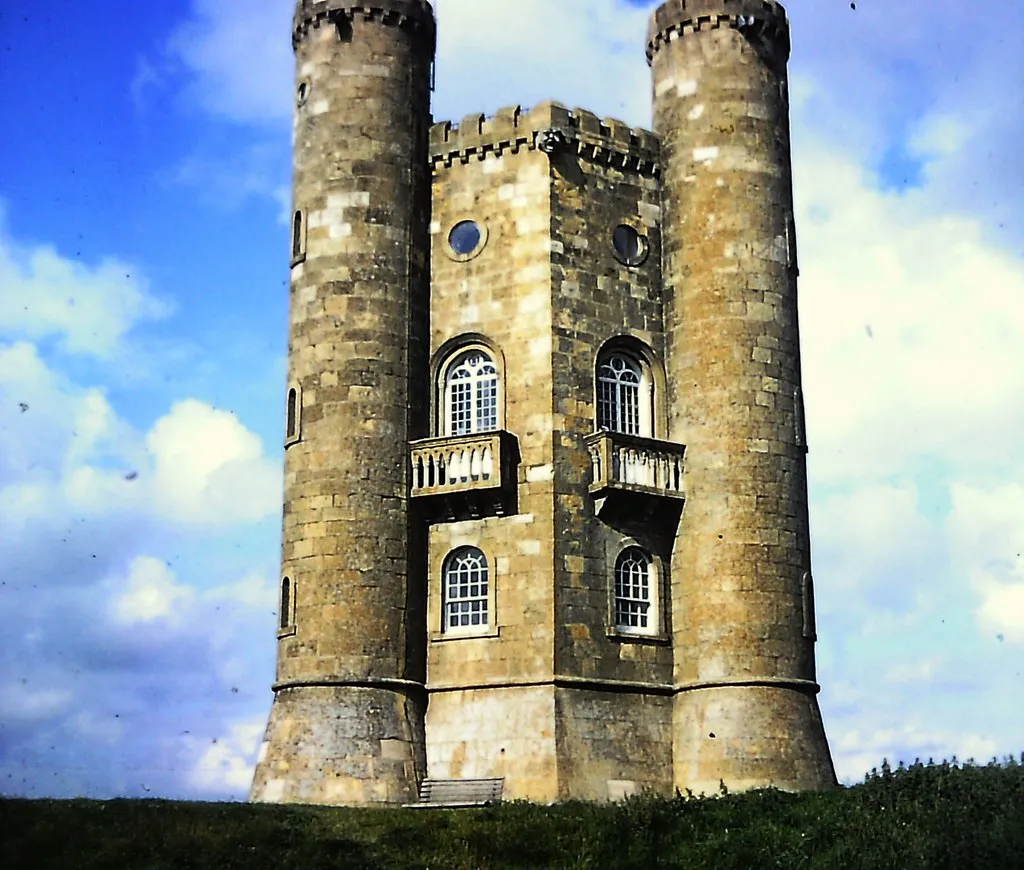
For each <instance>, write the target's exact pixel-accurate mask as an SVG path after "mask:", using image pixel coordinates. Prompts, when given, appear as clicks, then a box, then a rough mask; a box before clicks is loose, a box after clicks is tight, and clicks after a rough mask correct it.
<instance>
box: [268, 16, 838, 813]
mask: <svg viewBox="0 0 1024 870" xmlns="http://www.w3.org/2000/svg"><path fill="white" fill-rule="evenodd" d="M293 42H294V45H295V48H296V58H297V88H298V90H297V98H298V99H297V109H296V144H295V208H296V210H297V211H299V212H301V221H300V225H299V232H298V233H297V234H296V236H295V238H294V239H293V242H294V247H293V251H292V254H293V256H292V262H293V266H292V296H291V341H290V346H289V360H290V372H289V390H294V391H295V392H294V394H295V396H296V397H297V398H298V401H299V404H300V406H301V407H300V414H299V415H298V419H295V420H293V421H291V422H290V423H289V431H288V434H287V437H286V439H285V440H286V444H287V452H286V463H285V506H284V539H283V552H282V566H283V568H282V575H283V577H288V578H289V585H288V586H287V587H285V586H282V605H283V611H282V621H281V630H280V632H279V649H278V682H277V684H276V686H275V689H276V699H275V703H274V708H273V711H272V713H271V718H270V724H269V725H268V729H267V738H266V743H265V747H264V753H263V755H262V757H261V761H260V764H259V766H258V769H257V773H256V780H255V783H254V786H253V797H254V799H260V800H272V801H278V800H279V801H308V802H322V803H343V804H365V803H376V802H392V803H395V802H406V801H409V800H411V799H413V798H414V796H415V792H416V787H417V785H418V783H419V782H421V781H422V780H423V779H424V778H425V777H428V778H430V779H435V780H453V779H480V778H501V779H503V782H504V796H505V797H506V798H527V799H532V800H538V801H553V800H558V799H571V798H579V799H586V800H617V799H620V798H622V797H625V796H627V795H629V794H634V793H638V792H641V791H653V792H657V793H662V794H671V793H672V792H673V790H674V789H675V788H680V789H682V788H690V789H692V790H694V791H697V792H699V791H705V792H717V790H718V788H719V783H720V782H721V781H724V782H725V784H726V785H727V786H728V787H729V788H730V789H731V790H739V789H744V788H752V787H759V786H767V785H775V786H778V787H780V788H787V789H805V788H825V787H828V786H830V785H832V784H834V782H835V775H834V772H833V770H832V762H831V758H830V756H829V751H828V745H827V742H826V740H825V735H824V730H823V728H822V724H821V719H820V715H819V712H818V706H817V701H816V692H817V689H818V687H817V685H816V682H815V673H814V627H813V626H814V619H813V596H812V594H811V591H810V579H809V577H810V574H809V572H810V549H809V546H810V544H809V533H808V521H807V484H806V467H805V452H806V443H805V437H804V429H803V407H802V398H801V389H800V350H799V336H798V326H797V307H796V277H797V265H796V242H795V230H794V224H793V204H792V178H791V167H790V149H789V129H788V124H789V121H788V104H787V81H786V61H787V59H788V55H789V31H788V24H787V22H786V18H785V13H784V11H783V9H782V7H781V6H780V5H779V4H778V3H776V2H774V0H669V2H666V3H664V4H663V5H662V6H661V7H660V8H659V9H657V10H656V11H655V12H654V14H653V15H652V17H651V26H650V29H649V34H648V57H649V59H650V60H651V63H652V73H653V91H654V107H655V115H654V116H655V127H656V130H657V133H654V132H650V131H647V130H640V129H631V128H629V127H628V126H626V125H625V124H623V123H621V122H619V121H616V120H614V119H600V118H598V117H597V116H595V115H594V114H592V113H590V112H588V111H586V110H583V109H569V108H567V107H565V106H563V105H561V104H559V103H553V102H549V103H543V104H541V105H539V106H537V107H535V108H533V109H532V110H522V109H521V108H520V107H518V106H512V107H507V108H504V109H501V110H499V111H498V112H497V113H496V114H495V115H494V116H493V117H486V116H484V115H480V114H473V115H469V116H467V117H466V118H463V119H462V120H461V121H460V122H459V123H458V124H457V125H456V124H453V123H451V122H443V123H436V124H433V125H430V114H429V90H428V83H429V64H430V62H431V60H432V56H433V48H434V23H433V17H432V14H431V12H430V9H429V6H428V5H427V4H426V3H425V2H424V0H377V2H370V3H369V5H361V4H355V3H348V2H343V0H303V2H300V3H299V4H298V6H297V9H296V16H295V24H294V30H293ZM467 220H472V221H475V222H476V223H477V226H478V229H479V239H478V242H477V244H476V245H475V246H471V249H467V250H462V251H456V250H454V249H453V248H452V247H451V246H450V244H449V235H450V233H451V231H452V229H453V227H455V226H456V225H458V224H460V222H463V221H467ZM619 227H628V228H631V229H632V230H633V231H635V232H636V234H637V236H638V239H639V241H638V245H639V247H638V249H637V251H636V252H635V255H634V254H630V255H628V256H625V255H623V254H622V252H619V253H618V254H617V253H616V249H615V246H614V244H613V234H614V233H615V232H616V229H617V228H619ZM470 348H477V349H480V350H483V351H486V353H487V354H488V355H489V356H490V357H491V358H492V359H493V360H494V363H495V365H496V367H497V369H498V384H499V386H498V395H497V423H496V430H497V433H495V434H487V433H474V434H465V433H464V434H461V435H460V436H459V437H453V436H452V433H450V432H448V431H447V430H446V428H445V425H444V420H445V415H446V409H445V402H444V395H443V389H442V386H443V380H444V373H445V371H446V366H448V365H449V364H450V362H451V361H452V359H453V358H454V355H456V354H458V353H459V352H460V350H468V349H470ZM608 350H618V351H621V352H625V353H628V354H632V355H633V357H634V358H635V359H636V360H637V361H638V362H639V364H640V367H641V369H642V370H643V378H644V387H643V392H642V398H641V399H640V400H639V406H640V409H639V410H638V414H639V418H640V419H641V420H642V426H641V429H642V430H643V431H642V432H641V433H640V434H642V435H643V436H644V437H633V436H625V435H622V434H621V433H616V434H615V436H614V438H612V437H611V436H601V435H595V434H594V433H595V430H596V428H597V418H598V383H597V364H598V358H599V355H600V354H602V352H604V351H608ZM631 439H632V440H631ZM595 445H598V447H599V449H596V450H595ZM613 447H614V450H613ZM460 463H461V464H460ZM488 463H491V464H488ZM494 463H497V464H494ZM595 463H598V464H600V463H604V465H605V466H608V467H601V468H597V467H595ZM654 464H657V468H655V467H654ZM463 466H464V467H463ZM680 468H681V469H682V472H681V476H680ZM442 469H443V470H442ZM460 469H461V470H460ZM413 472H414V473H413ZM667 474H670V475H672V479H671V480H669V479H668V478H666V477H665V476H664V475H667ZM442 475H443V477H442ZM599 482H600V485H598V484H599ZM460 547H475V548H479V549H480V550H481V551H482V552H483V554H484V556H485V558H486V561H487V565H488V573H489V589H488V593H487V595H488V599H487V608H488V617H489V618H488V621H487V624H486V625H484V626H482V627H481V628H480V629H479V630H476V631H470V632H462V631H459V632H455V633H452V632H445V631H443V630H442V628H443V622H444V620H443V613H444V596H445V591H444V588H443V585H444V584H443V571H444V565H445V560H446V558H447V557H448V556H449V555H450V554H451V553H452V552H453V551H455V550H457V549H458V548H460ZM632 547H639V548H641V549H642V550H644V551H646V552H647V553H648V554H649V555H650V559H651V564H650V567H649V569H648V570H649V572H650V577H651V584H652V585H651V588H652V590H653V600H652V602H651V609H650V614H651V621H650V623H649V625H648V626H647V627H646V629H645V631H646V633H643V634H638V633H637V632H635V631H633V632H630V631H629V630H623V629H622V628H619V627H616V624H615V623H616V620H615V617H614V582H615V581H614V571H615V565H616V562H617V560H618V558H619V556H620V554H622V553H623V552H624V551H626V550H627V549H628V548H632ZM286 588H287V596H285V592H284V590H285V589H286ZM286 597H287V600H286Z"/></svg>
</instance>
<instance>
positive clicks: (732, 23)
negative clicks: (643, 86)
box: [647, 0, 790, 63]
mask: <svg viewBox="0 0 1024 870" xmlns="http://www.w3.org/2000/svg"><path fill="white" fill-rule="evenodd" d="M722 27H731V28H733V29H734V30H740V31H745V32H747V33H749V34H750V35H754V36H757V37H758V38H759V40H760V41H762V42H766V43H768V44H770V45H772V46H773V48H774V49H775V50H776V51H778V52H781V54H782V58H781V59H782V61H783V62H785V61H786V60H788V59H789V51H790V42H789V21H788V19H787V18H786V10H785V8H784V7H783V6H782V4H781V3H778V2H777V0H666V2H665V3H663V4H662V5H661V6H659V7H658V8H657V9H655V10H654V12H653V13H652V15H651V18H650V21H649V23H648V25H647V62H648V63H650V62H651V61H652V60H653V59H654V55H655V54H657V52H658V50H659V49H660V48H661V47H662V46H663V45H664V44H665V43H667V42H671V41H673V40H675V39H679V38H680V37H681V36H684V35H686V34H688V33H693V32H695V31H701V30H706V29H717V28H722Z"/></svg>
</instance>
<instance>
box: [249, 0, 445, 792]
mask: <svg viewBox="0 0 1024 870" xmlns="http://www.w3.org/2000/svg"><path fill="white" fill-rule="evenodd" d="M434 43H435V27H434V18H433V11H432V10H431V7H430V5H429V4H428V3H427V2H425V0H371V2H365V3H364V2H359V3H353V2H347V0H300V2H299V3H298V4H297V8H296V10H295V18H294V26H293V31H292V45H293V47H294V49H295V57H296V71H297V82H296V95H295V96H296V108H295V133H294V143H295V144H294V149H295V154H294V188H293V201H294V214H293V224H292V240H291V241H292V250H291V261H292V272H291V327H290V342H289V354H288V360H289V380H290V383H289V387H288V407H287V415H288V420H287V429H288V431H287V434H286V445H287V446H286V451H285V487H284V536H283V552H282V566H283V568H282V573H283V575H284V577H283V579H282V597H281V613H280V622H279V648H278V663H277V681H276V684H275V686H274V692H275V696H274V705H273V708H272V711H271V716H270V723H269V726H268V729H267V738H266V744H265V746H266V754H265V756H264V757H263V759H262V760H261V762H260V764H259V767H258V769H257V773H256V779H255V783H254V785H253V790H252V794H253V797H254V798H255V799H258V800H267V801H295V802H305V803H370V802H377V801H390V802H395V801H397V802H401V801H406V800H410V799H412V798H413V797H414V796H415V794H416V788H417V783H418V781H419V780H421V779H422V777H423V775H424V770H425V760H424V737H423V715H424V708H425V697H424V694H423V680H424V638H423V616H422V612H423V608H424V603H423V600H422V599H423V590H422V585H421V580H420V578H419V573H420V572H418V571H417V570H416V569H415V567H411V566H412V565H413V563H415V561H416V558H417V544H416V541H417V539H418V538H419V537H420V535H419V532H418V530H415V529H413V530H411V529H410V517H409V511H408V490H409V481H408V459H407V445H408V442H409V439H410V438H411V437H414V436H415V435H416V434H418V432H417V427H421V426H422V425H423V400H424V397H425V393H424V390H423V388H422V385H421V384H419V383H418V382H417V381H418V380H421V379H422V378H423V377H424V376H425V372H426V365H427V360H426V356H425V354H426V339H427V335H426V328H427V320H426V316H427V313H426V305H427V293H428V284H427V281H428V273H427V262H426V253H425V251H426V245H427V241H426V239H427V227H428V220H429V213H430V187H429V179H428V164H427V148H426V146H427V134H428V130H429V125H430V70H431V64H432V62H433V57H434ZM300 627H301V630H298V629H299V628H300Z"/></svg>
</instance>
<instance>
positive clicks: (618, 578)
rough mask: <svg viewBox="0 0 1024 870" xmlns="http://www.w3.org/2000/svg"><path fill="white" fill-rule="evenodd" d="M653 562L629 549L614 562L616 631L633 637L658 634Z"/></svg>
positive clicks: (638, 551)
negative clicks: (635, 635)
mask: <svg viewBox="0 0 1024 870" xmlns="http://www.w3.org/2000/svg"><path fill="white" fill-rule="evenodd" d="M655 575H656V572H655V570H654V560H653V559H652V558H651V557H650V556H649V555H648V554H647V553H645V552H644V551H643V550H641V549H640V548H639V547H629V548H627V549H625V550H623V551H622V552H621V553H620V554H619V558H618V559H616V561H615V606H614V609H615V628H616V629H618V630H619V631H624V632H629V633H632V634H656V633H657V632H658V610H657V608H658V595H657V591H658V590H657V579H656V576H655Z"/></svg>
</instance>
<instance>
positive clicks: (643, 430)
mask: <svg viewBox="0 0 1024 870" xmlns="http://www.w3.org/2000/svg"><path fill="white" fill-rule="evenodd" d="M616 364H618V365H616ZM627 375H632V376H634V377H635V378H636V385H635V391H634V390H633V389H632V385H631V384H629V382H628V380H627V377H626V376H627ZM595 377H596V386H597V390H596V401H597V421H596V423H597V431H599V432H616V433H620V434H623V435H636V436H639V437H641V438H653V437H654V413H653V410H654V402H653V393H654V391H653V389H652V382H651V373H650V370H649V368H648V366H647V364H646V361H645V360H643V359H641V358H639V357H637V356H636V355H635V354H632V353H629V352H627V351H623V350H619V349H614V350H609V351H606V352H604V353H602V354H601V356H600V357H599V358H598V360H597V367H596V370H595ZM606 390H611V391H613V393H614V395H613V396H612V397H611V399H603V398H602V395H603V394H604V393H605V391H606ZM627 391H630V392H634V394H635V399H636V413H635V415H630V416H632V417H634V419H632V420H630V419H629V417H627V416H626V403H625V402H624V401H623V397H624V396H625V395H626V394H627ZM609 405H610V406H611V408H612V413H611V415H610V416H611V417H612V419H611V420H608V419H605V415H604V413H603V410H602V409H603V408H605V407H607V406H609Z"/></svg>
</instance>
